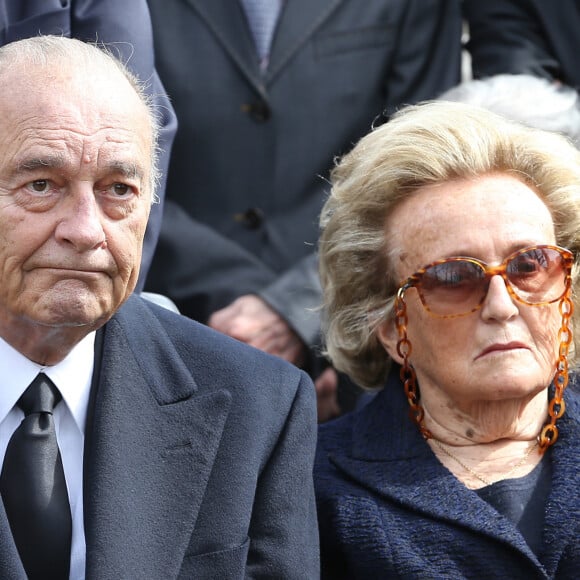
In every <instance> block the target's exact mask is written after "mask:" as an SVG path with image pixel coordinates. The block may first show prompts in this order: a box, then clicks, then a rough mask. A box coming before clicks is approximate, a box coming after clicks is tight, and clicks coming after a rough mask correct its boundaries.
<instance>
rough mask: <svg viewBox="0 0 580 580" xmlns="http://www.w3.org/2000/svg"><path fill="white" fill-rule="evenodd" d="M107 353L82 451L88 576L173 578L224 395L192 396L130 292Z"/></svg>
mask: <svg viewBox="0 0 580 580" xmlns="http://www.w3.org/2000/svg"><path fill="white" fill-rule="evenodd" d="M127 311H129V312H130V313H131V314H132V317H127V316H126V313H127ZM131 311H132V312H131ZM135 321H138V323H139V324H138V325H137V323H136V322H135ZM103 353H104V355H103V358H102V363H101V373H100V380H99V384H98V390H97V392H96V393H95V397H94V410H93V418H92V427H91V433H88V434H87V444H86V450H85V465H86V468H85V500H84V502H85V533H86V542H87V578H122V577H129V576H131V577H142V578H144V577H155V578H162V577H175V576H177V575H178V572H179V567H180V564H181V562H182V560H183V556H184V553H185V551H186V549H187V546H188V544H189V540H190V537H191V534H192V531H193V528H194V524H195V521H196V517H197V513H198V510H199V507H200V504H201V501H202V499H203V496H204V493H205V487H206V484H207V481H208V479H209V475H210V472H211V468H212V465H213V462H214V459H215V455H216V453H217V449H218V446H219V442H220V438H221V434H222V430H223V426H224V423H225V420H226V417H227V415H228V412H229V405H230V395H229V393H227V392H225V391H216V392H213V393H211V394H208V395H203V396H200V395H198V394H197V386H196V384H195V382H194V379H193V378H192V376H191V374H190V373H189V372H188V371H187V369H186V367H185V365H184V364H183V362H182V361H181V359H180V358H179V355H178V354H177V352H176V351H175V350H174V348H173V346H172V344H171V343H170V342H169V340H168V339H167V338H166V336H165V332H164V330H163V328H162V327H161V326H160V325H159V323H158V321H157V320H156V319H155V317H153V316H152V315H151V313H150V312H149V311H148V309H147V307H144V306H143V305H142V304H141V303H140V302H138V301H136V300H133V299H132V300H131V301H130V302H129V303H128V304H127V305H126V306H124V307H123V309H122V311H121V312H120V313H119V314H118V315H117V316H115V317H114V318H113V319H112V320H111V321H110V322H109V323H108V324H107V325H106V328H105V330H104V338H103ZM192 356H195V353H192Z"/></svg>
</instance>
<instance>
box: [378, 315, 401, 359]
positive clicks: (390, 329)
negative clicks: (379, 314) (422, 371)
mask: <svg viewBox="0 0 580 580" xmlns="http://www.w3.org/2000/svg"><path fill="white" fill-rule="evenodd" d="M377 337H378V339H379V341H380V342H381V344H382V345H383V348H384V349H385V350H386V351H387V353H388V354H389V356H390V357H391V358H392V359H393V360H394V361H395V362H396V363H398V364H402V363H403V359H402V358H401V357H400V356H399V353H398V352H397V343H398V342H399V333H398V332H397V328H396V326H395V321H394V320H393V318H392V317H390V316H389V317H388V318H387V320H385V321H384V322H381V324H380V325H379V327H378V328H377Z"/></svg>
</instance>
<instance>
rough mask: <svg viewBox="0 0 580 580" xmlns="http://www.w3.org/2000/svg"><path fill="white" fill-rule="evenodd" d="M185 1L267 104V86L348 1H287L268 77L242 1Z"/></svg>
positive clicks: (277, 32)
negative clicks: (257, 50) (263, 69)
mask: <svg viewBox="0 0 580 580" xmlns="http://www.w3.org/2000/svg"><path fill="white" fill-rule="evenodd" d="M183 1H184V2H186V3H187V4H189V5H190V6H191V7H192V8H193V9H194V10H195V11H196V12H197V13H198V14H199V16H200V17H201V18H202V19H203V20H204V22H205V23H206V25H207V27H208V28H209V29H210V30H211V31H212V32H213V34H214V35H215V37H216V40H217V41H218V42H219V43H220V44H221V45H222V46H223V48H224V50H225V51H226V52H227V53H228V55H229V56H230V58H231V59H232V61H233V62H234V63H235V65H236V66H237V67H238V68H239V70H240V71H241V73H242V74H243V75H244V76H245V77H246V79H247V80H248V82H249V83H250V84H251V85H252V86H253V87H254V88H255V90H256V91H257V92H258V93H259V94H260V95H262V97H263V98H264V99H266V100H267V94H266V90H265V85H268V84H271V82H272V81H273V80H274V78H275V77H276V76H277V75H278V74H279V73H280V71H281V70H282V69H283V68H284V67H285V66H286V65H287V64H288V63H289V62H290V60H291V59H292V57H293V56H294V55H295V54H296V52H297V51H298V50H300V49H301V48H302V46H303V45H304V44H305V43H306V42H307V41H308V39H309V38H310V37H311V36H312V34H313V33H314V32H315V31H316V29H317V28H319V27H320V26H321V25H322V24H323V23H324V22H325V21H326V20H327V18H328V17H329V16H330V15H331V14H332V13H333V12H334V11H335V10H336V9H337V7H338V6H340V4H342V3H343V2H344V1H345V0H286V3H285V6H284V8H283V10H282V14H281V16H280V21H279V22H278V26H277V28H276V31H275V34H274V38H273V40H272V47H271V50H270V66H269V69H268V72H267V74H266V76H265V77H263V76H262V74H261V73H260V69H259V63H258V58H257V56H256V49H255V47H254V41H253V39H252V34H251V32H250V29H249V27H248V24H247V20H246V18H245V15H244V12H243V8H242V7H241V5H240V2H239V1H237V0H236V1H233V2H232V0H211V2H208V1H207V0H183Z"/></svg>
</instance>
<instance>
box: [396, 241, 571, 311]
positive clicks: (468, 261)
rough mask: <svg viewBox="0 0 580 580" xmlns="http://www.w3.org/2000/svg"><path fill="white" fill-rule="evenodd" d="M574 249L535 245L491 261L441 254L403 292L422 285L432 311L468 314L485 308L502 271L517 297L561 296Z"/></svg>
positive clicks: (542, 300)
mask: <svg viewBox="0 0 580 580" xmlns="http://www.w3.org/2000/svg"><path fill="white" fill-rule="evenodd" d="M573 263H574V255H573V254H572V252H570V251H569V250H566V249H565V248H560V247H558V246H532V247H529V248H523V249H522V250H518V251H517V252H514V253H513V254H511V255H510V256H508V257H507V258H506V259H505V260H504V261H503V262H502V263H501V264H499V265H497V266H489V265H488V264H486V263H485V262H482V261H481V260H477V259H475V258H469V257H456V258H445V259H443V260H437V261H436V262H433V263H432V264H429V265H428V266H425V267H424V268H421V269H420V270H419V271H418V272H416V273H415V274H413V275H412V276H410V277H409V278H407V279H406V280H405V281H404V282H403V283H402V284H401V286H400V287H399V291H398V293H397V296H398V298H399V299H402V298H403V295H404V293H405V292H406V291H407V290H408V289H409V288H416V289H417V292H418V293H419V298H420V299H421V302H422V304H423V306H424V308H425V310H427V312H429V313H430V314H432V315H433V316H437V317H440V318H454V317H457V316H465V315H467V314H470V313H471V312H475V311H476V310H478V309H480V308H481V307H482V305H483V302H484V301H485V297H486V296H487V292H488V289H489V283H490V281H491V278H492V277H493V276H501V277H502V278H503V280H504V282H505V285H506V287H507V290H508V292H509V294H510V296H511V297H512V298H514V299H515V300H517V301H518V302H521V303H523V304H527V305H529V306H545V305H546V304H551V303H553V302H556V301H557V300H559V299H560V298H562V296H564V294H565V293H566V291H567V290H568V288H569V287H570V283H571V271H572V264H573Z"/></svg>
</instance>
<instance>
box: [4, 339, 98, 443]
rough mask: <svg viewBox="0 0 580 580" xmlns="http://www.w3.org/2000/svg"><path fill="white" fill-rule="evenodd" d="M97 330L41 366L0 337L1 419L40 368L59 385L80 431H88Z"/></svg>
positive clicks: (40, 370)
mask: <svg viewBox="0 0 580 580" xmlns="http://www.w3.org/2000/svg"><path fill="white" fill-rule="evenodd" d="M94 345H95V333H94V332H91V333H90V334H88V335H87V336H85V338H83V339H82V340H81V341H80V342H79V343H78V344H77V345H76V346H75V347H74V348H73V349H72V350H71V351H70V353H69V354H68V355H67V356H66V358H65V359H64V360H62V361H61V362H59V363H58V364H56V365H53V366H50V367H44V366H41V365H39V364H37V363H35V362H33V361H31V360H30V359H28V358H26V357H25V356H24V355H23V354H21V353H20V352H18V351H17V350H15V349H14V348H13V347H12V346H10V345H9V344H8V343H7V342H6V341H5V340H4V339H2V338H0V369H10V370H9V372H4V373H2V374H0V422H1V421H3V420H4V419H5V417H6V415H8V413H9V412H10V410H11V409H12V407H14V405H15V404H16V401H18V399H19V398H20V396H21V395H22V393H23V392H24V391H25V389H26V387H28V385H29V384H30V383H31V382H32V380H33V379H34V377H35V376H36V375H37V374H38V373H39V372H44V373H45V374H46V375H47V376H48V377H49V378H50V379H51V380H52V381H53V383H54V384H55V385H56V386H57V387H58V390H59V391H60V393H61V395H62V398H63V400H64V401H65V403H66V405H67V407H68V408H69V410H70V412H71V414H72V416H73V417H74V420H75V423H76V424H77V426H78V428H79V430H80V432H81V433H84V432H85V423H86V418H87V408H88V401H89V393H90V389H91V379H92V376H93V366H94Z"/></svg>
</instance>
